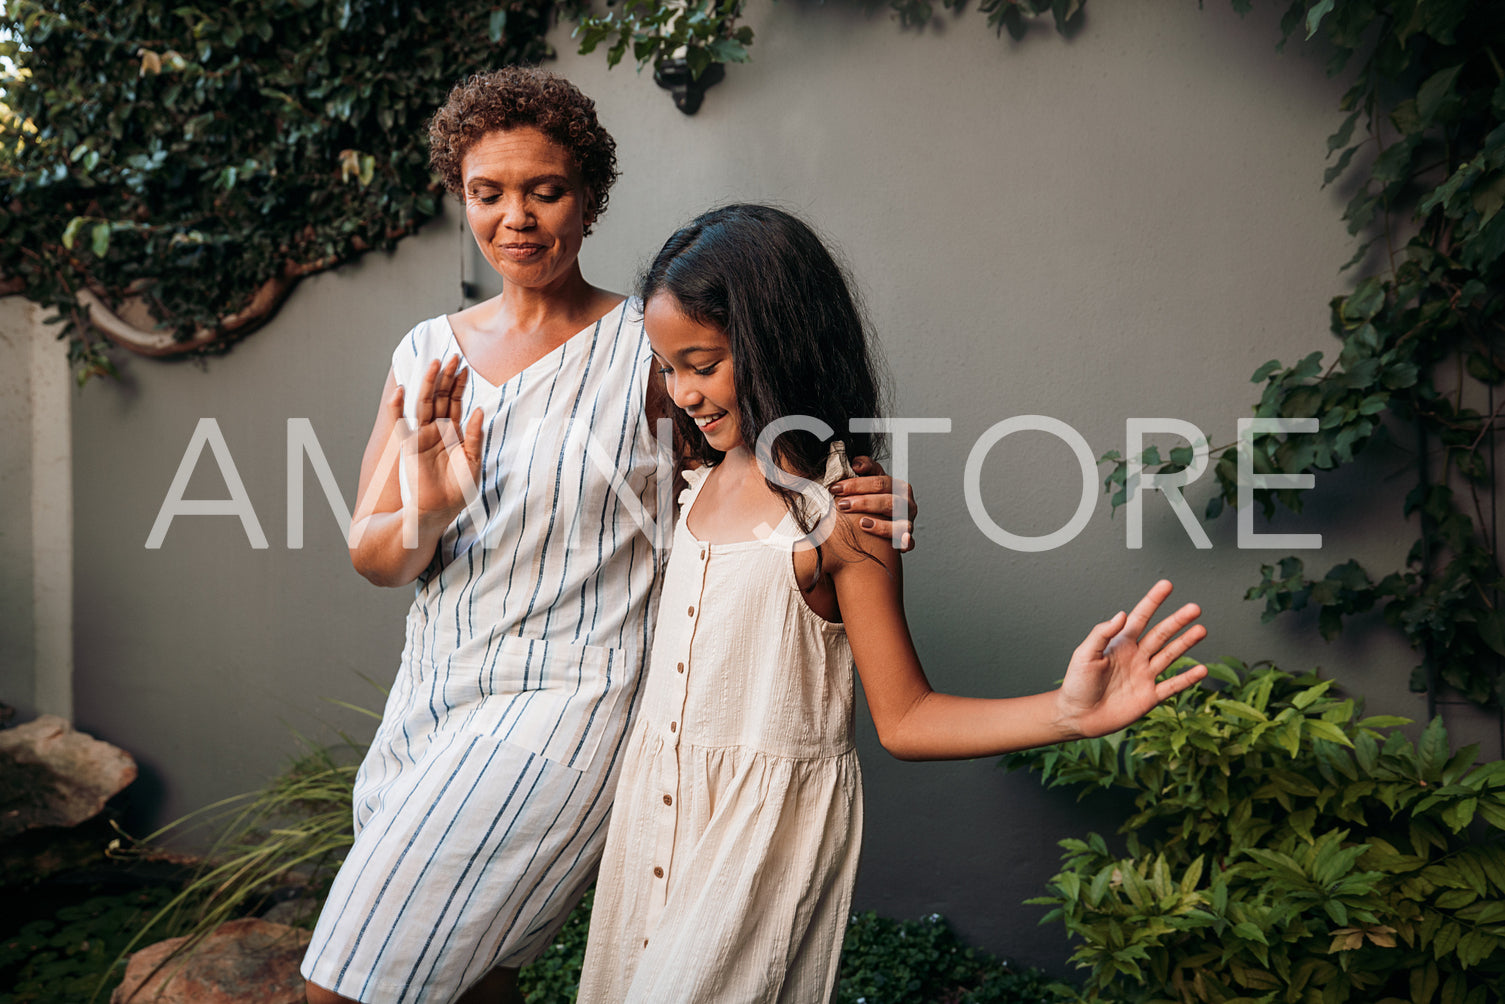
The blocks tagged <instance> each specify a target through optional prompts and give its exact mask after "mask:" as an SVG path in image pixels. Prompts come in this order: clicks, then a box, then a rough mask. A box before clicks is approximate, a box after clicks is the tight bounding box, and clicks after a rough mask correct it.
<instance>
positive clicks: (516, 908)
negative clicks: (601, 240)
mask: <svg viewBox="0 0 1505 1004" xmlns="http://www.w3.org/2000/svg"><path fill="white" fill-rule="evenodd" d="M430 134H431V139H432V147H433V149H432V157H433V164H434V167H435V169H436V170H437V171H438V173H439V174H440V175H441V177H442V178H443V181H444V184H445V186H446V187H447V188H448V189H449V191H451V192H453V193H455V194H456V195H457V196H459V198H460V199H461V200H462V202H463V203H464V207H465V214H466V219H467V221H468V222H469V224H470V228H471V231H472V232H473V233H474V234H475V238H476V241H477V243H478V245H479V246H480V249H481V252H482V254H483V255H484V256H485V257H486V260H487V261H488V262H489V263H490V264H491V266H492V267H493V268H494V269H496V271H497V272H498V273H500V274H501V277H502V280H503V284H502V292H501V293H500V294H499V295H498V296H496V297H493V298H492V299H490V300H487V301H485V302H483V303H480V304H477V305H475V306H473V307H470V308H468V309H466V310H463V311H460V312H459V313H456V314H451V315H448V316H440V317H436V318H433V319H431V320H428V321H424V322H423V323H421V324H419V325H418V326H417V327H415V328H414V329H413V330H412V331H410V332H409V333H408V335H407V336H406V337H405V338H404V339H403V340H402V342H401V343H400V344H399V345H398V347H397V349H396V351H395V352H394V353H393V356H392V370H391V373H390V374H389V376H388V378H387V383H386V387H385V389H384V391H383V392H382V402H381V408H380V411H379V412H378V415H377V419H376V424H375V427H374V428H373V429H372V432H371V439H370V441H369V443H368V445H367V448H366V453H365V457H364V459H363V461H362V464H361V476H360V488H359V492H358V496H357V508H356V514H355V519H354V521H353V523H352V528H351V545H350V552H351V560H352V561H353V563H354V564H355V567H356V568H357V569H358V570H359V571H360V572H361V574H363V575H365V576H366V577H367V578H368V579H370V580H371V581H373V582H375V583H378V584H381V585H392V586H397V585H405V584H407V583H409V582H412V583H414V584H415V595H414V600H413V605H412V607H411V609H410V611H409V613H408V618H407V640H406V644H405V646H404V650H403V655H402V661H401V666H400V669H399V671H398V675H397V680H396V682H395V684H394V685H393V687H392V690H391V693H390V696H389V698H388V701H387V706H386V709H385V712H384V714H383V718H382V723H381V725H380V727H379V728H378V729H377V733H376V737H375V739H374V740H373V742H372V745H371V750H370V753H369V754H368V755H367V757H366V760H365V762H364V763H363V764H362V765H361V770H360V773H359V775H358V777H357V779H356V787H355V803H354V804H355V826H356V839H355V844H354V846H353V847H352V849H351V852H350V855H349V857H348V858H347V859H346V861H345V864H344V865H343V866H342V867H341V869H340V872H339V875H338V876H337V877H336V879H335V883H334V887H333V888H332V889H331V891H330V894H329V898H328V900H327V902H326V904H325V907H324V912H323V914H322V915H321V916H320V918H319V923H318V927H317V929H316V930H315V932H314V937H313V941H312V943H311V944H310V946H309V950H308V955H307V957H306V958H305V960H304V964H303V975H304V977H305V978H306V979H307V980H308V1000H309V1002H310V1004H331V1002H339V1001H364V1002H367V1004H376V1002H381V1004H410V1002H447V1001H454V1000H463V1001H465V1002H472V1001H482V1000H506V999H515V967H517V966H520V965H523V964H525V963H527V962H529V961H531V960H532V959H533V958H534V957H536V956H537V955H538V954H539V953H540V952H542V950H543V949H544V948H545V947H546V946H547V945H548V944H549V942H550V941H551V940H552V939H553V937H554V935H555V933H556V932H557V931H558V929H559V927H560V925H561V924H562V923H563V922H564V919H565V917H566V916H567V915H568V913H569V910H570V908H571V907H572V906H573V904H574V903H575V902H576V900H577V899H578V897H579V896H580V894H581V893H582V892H583V890H584V888H585V886H586V885H587V883H588V882H589V881H590V879H591V878H592V876H593V874H594V869H595V867H596V863H597V861H598V860H599V858H600V854H601V846H602V841H603V839H604V836H605V830H606V816H607V811H608V809H609V806H610V802H611V793H612V789H613V786H614V784H615V777H616V768H617V765H618V757H619V755H620V752H621V748H622V742H623V738H624V736H625V734H626V727H627V722H628V718H629V717H630V715H631V712H632V710H633V706H634V703H635V701H636V698H637V693H638V683H639V680H640V676H641V670H642V667H643V663H644V660H645V659H646V657H647V654H648V649H649V641H650V633H651V631H652V626H653V618H654V607H655V605H656V598H657V593H656V579H657V575H658V572H659V571H660V568H661V562H660V557H661V555H660V553H659V550H658V549H657V548H656V547H655V546H654V540H653V539H651V536H650V535H651V534H652V533H653V532H654V531H655V529H656V528H657V526H658V523H659V520H660V519H661V518H662V519H664V520H667V519H669V518H670V516H671V515H672V514H671V513H670V512H669V506H668V504H667V502H666V498H667V493H668V482H669V480H670V478H669V476H668V475H669V474H670V473H671V472H672V466H671V464H670V461H669V459H668V455H667V454H666V453H664V452H661V451H660V450H659V446H658V440H657V439H656V437H655V435H654V433H655V431H656V428H655V427H656V420H657V419H658V418H659V417H660V416H661V415H667V410H666V409H665V407H664V405H663V403H662V402H663V396H662V389H661V381H660V380H659V378H658V377H657V376H656V374H655V373H654V370H653V367H652V365H651V358H652V357H651V354H650V351H649V348H648V343H647V341H646V340H645V338H644V336H643V331H642V319H641V316H640V310H639V309H637V307H636V305H635V304H629V303H628V302H627V301H625V300H624V298H623V297H622V296H620V295H618V294H616V293H611V292H607V291H606V290H603V289H599V288H597V287H595V286H592V285H591V284H590V283H588V282H587V281H586V280H585V278H584V276H583V275H582V274H581V271H580V265H579V261H578V254H579V250H580V245H581V241H582V240H583V238H584V237H585V235H586V234H588V233H589V232H590V227H591V225H592V224H593V223H594V222H595V221H596V220H597V219H598V218H599V216H600V214H601V213H602V211H603V210H604V209H605V207H606V196H607V191H608V190H609V188H610V186H611V184H612V182H613V181H614V180H615V178H616V155H615V144H614V142H613V141H612V138H611V136H610V135H609V134H608V133H607V132H606V130H605V129H603V128H602V127H601V126H600V124H599V123H598V122H597V120H596V115H595V109H594V105H593V104H592V102H591V101H590V99H588V98H587V97H585V96H584V95H583V94H581V93H580V92H579V91H578V90H577V89H576V88H575V87H574V86H573V85H571V84H570V83H568V82H567V81H565V80H563V79H562V78H559V77H556V76H554V75H553V74H549V73H546V72H543V71H539V70H534V69H522V68H509V69H505V70H500V71H497V72H495V73H490V74H485V75H482V76H477V77H474V78H472V79H470V80H468V81H465V82H464V83H462V84H460V85H459V86H457V87H456V88H455V90H454V91H453V92H452V93H451V95H450V98H449V100H448V102H447V103H446V104H445V106H444V107H443V108H442V109H441V110H440V111H439V113H438V114H437V115H436V116H435V118H434V121H433V123H432V125H431V127H430ZM892 490H893V489H892V487H891V485H890V483H889V481H888V479H886V478H883V477H882V476H881V471H880V472H879V476H877V477H871V478H858V479H854V481H852V482H849V483H848V491H849V494H851V495H854V496H858V497H854V498H852V499H851V504H852V507H853V508H854V509H857V510H859V511H870V512H873V513H875V514H877V515H878V516H881V515H883V514H886V513H888V512H889V511H890V506H891V505H892V503H893V498H892V496H891V495H890V494H887V493H890V492H891V491H892ZM858 493H869V494H864V495H860V496H859V495H858ZM911 515H912V513H911ZM874 523H875V525H874V527H873V532H874V533H877V534H882V535H888V534H889V533H891V532H893V529H894V528H893V527H892V526H891V525H890V524H889V523H888V522H887V521H885V520H883V519H881V518H880V519H876V520H875V521H874ZM907 526H908V524H907V522H905V523H901V524H900V525H899V526H898V530H899V531H900V532H901V533H902V532H903V531H904V530H905V529H907Z"/></svg>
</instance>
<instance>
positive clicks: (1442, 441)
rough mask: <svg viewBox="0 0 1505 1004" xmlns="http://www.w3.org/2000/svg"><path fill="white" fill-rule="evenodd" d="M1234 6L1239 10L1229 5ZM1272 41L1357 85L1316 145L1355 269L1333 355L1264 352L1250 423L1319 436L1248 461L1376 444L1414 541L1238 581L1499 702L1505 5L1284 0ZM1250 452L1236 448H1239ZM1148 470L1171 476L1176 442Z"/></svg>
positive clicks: (1226, 451)
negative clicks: (1384, 625) (1311, 423)
mask: <svg viewBox="0 0 1505 1004" xmlns="http://www.w3.org/2000/svg"><path fill="white" fill-rule="evenodd" d="M1235 6H1236V7H1247V3H1238V2H1235ZM1283 29H1284V32H1285V37H1286V38H1290V37H1291V36H1292V35H1294V34H1297V33H1300V34H1304V35H1305V36H1306V37H1308V38H1310V37H1313V36H1318V37H1320V38H1321V39H1322V40H1323V41H1324V43H1325V48H1326V50H1327V51H1328V52H1329V53H1330V55H1329V65H1328V70H1329V72H1330V73H1332V74H1346V75H1347V76H1349V77H1350V78H1351V79H1352V81H1353V83H1352V84H1351V86H1350V87H1349V88H1348V90H1347V92H1346V93H1345V94H1344V96H1343V99H1342V103H1341V110H1342V111H1343V112H1344V113H1345V117H1344V118H1343V120H1342V122H1341V124H1340V125H1339V127H1338V129H1337V131H1336V132H1334V133H1333V135H1332V136H1331V137H1330V138H1329V139H1328V144H1327V152H1328V155H1329V158H1330V159H1331V160H1332V163H1331V164H1330V166H1329V167H1328V168H1327V170H1326V173H1325V175H1324V182H1325V183H1326V184H1333V183H1335V182H1337V181H1338V180H1339V179H1345V180H1347V181H1348V182H1349V183H1350V184H1352V185H1353V191H1354V194H1353V196H1352V198H1351V199H1350V200H1349V202H1348V204H1347V207H1346V208H1345V210H1344V212H1343V218H1344V220H1345V222H1346V223H1347V226H1348V230H1349V232H1350V233H1351V234H1353V235H1354V237H1355V243H1356V248H1355V251H1354V256H1353V259H1352V260H1351V261H1350V262H1349V263H1348V264H1347V265H1346V266H1345V268H1346V269H1354V268H1358V269H1359V277H1358V278H1357V280H1356V283H1355V285H1354V286H1353V289H1352V291H1351V292H1348V293H1345V294H1342V295H1339V296H1336V297H1334V298H1333V300H1332V306H1331V328H1332V333H1333V334H1334V335H1335V336H1336V338H1337V340H1338V344H1337V346H1336V351H1334V352H1331V353H1330V354H1329V353H1323V352H1313V353H1311V354H1310V355H1308V356H1306V357H1305V358H1304V359H1301V360H1299V361H1298V362H1296V363H1295V364H1294V365H1285V364H1283V363H1281V362H1279V361H1276V360H1272V361H1270V362H1269V363H1266V364H1265V365H1264V366H1261V367H1260V368H1259V369H1258V370H1257V371H1256V372H1255V373H1254V376H1253V381H1254V382H1255V383H1256V384H1260V385H1262V390H1261V394H1260V397H1259V401H1258V402H1257V404H1256V405H1255V409H1254V414H1255V416H1256V417H1259V418H1296V419H1315V420H1316V424H1317V429H1316V431H1315V432H1311V433H1302V434H1290V435H1274V434H1272V435H1261V436H1255V437H1252V439H1251V442H1250V443H1249V444H1247V445H1246V446H1245V447H1243V448H1244V449H1248V450H1249V453H1248V455H1247V458H1246V463H1248V464H1249V465H1250V467H1251V468H1252V470H1253V471H1254V472H1255V473H1258V474H1268V473H1271V472H1285V473H1295V472H1312V471H1328V470H1333V469H1335V468H1337V467H1340V466H1342V465H1345V464H1349V463H1352V462H1355V461H1357V460H1358V459H1359V458H1360V456H1361V455H1362V454H1366V453H1368V454H1370V455H1371V456H1372V455H1373V454H1374V453H1375V452H1376V451H1375V450H1374V447H1375V446H1376V445H1377V444H1379V443H1381V442H1389V443H1391V444H1393V445H1394V446H1398V447H1399V448H1400V449H1401V450H1403V451H1406V452H1407V453H1409V455H1410V456H1411V457H1412V458H1413V459H1412V468H1411V469H1412V472H1413V473H1412V476H1411V481H1412V485H1413V487H1412V488H1411V490H1410V491H1409V493H1408V494H1407V495H1406V497H1405V501H1404V504H1403V514H1402V515H1403V517H1404V518H1405V519H1407V520H1409V521H1410V522H1411V523H1412V524H1413V525H1414V526H1415V528H1416V537H1415V540H1414V543H1413V544H1412V545H1411V547H1410V550H1409V553H1408V554H1407V556H1406V559H1405V564H1404V566H1403V567H1401V568H1398V569H1393V570H1381V571H1370V570H1369V569H1366V568H1365V567H1363V566H1362V565H1360V564H1359V563H1358V562H1356V561H1353V560H1347V561H1343V562H1340V563H1338V564H1336V565H1334V566H1333V567H1332V568H1331V569H1330V570H1328V571H1327V572H1325V573H1324V574H1322V575H1320V577H1319V576H1318V575H1317V574H1315V573H1314V572H1309V571H1308V569H1307V568H1306V567H1305V565H1304V563H1303V561H1302V560H1301V559H1300V558H1298V557H1295V556H1290V557H1286V558H1283V559H1281V560H1280V561H1278V562H1275V563H1272V564H1266V565H1264V566H1263V567H1262V569H1261V573H1262V574H1261V579H1260V581H1259V582H1258V583H1257V584H1256V585H1254V586H1253V587H1252V588H1251V589H1250V590H1249V592H1248V596H1249V598H1251V599H1262V600H1264V601H1265V619H1266V620H1269V619H1271V618H1273V617H1274V616H1276V615H1277V614H1279V613H1281V612H1283V611H1293V610H1302V609H1305V608H1309V607H1311V608H1315V609H1316V610H1317V612H1318V625H1319V628H1320V630H1321V632H1322V633H1323V635H1324V636H1326V637H1329V638H1330V637H1332V636H1334V635H1336V634H1337V633H1338V632H1339V631H1340V630H1341V629H1342V625H1343V623H1344V620H1345V619H1346V618H1348V617H1351V616H1353V615H1355V614H1361V613H1364V612H1366V611H1369V610H1372V609H1375V608H1376V607H1378V608H1379V609H1381V610H1382V611H1383V614H1384V617H1385V619H1386V621H1387V622H1389V623H1390V624H1392V625H1394V626H1395V627H1397V628H1399V629H1400V630H1401V631H1402V632H1403V633H1404V635H1405V637H1406V638H1407V640H1408V641H1409V642H1410V643H1411V645H1412V646H1413V647H1414V648H1415V649H1416V651H1417V652H1418V653H1419V655H1420V657H1421V661H1420V663H1419V665H1418V666H1417V667H1416V669H1415V671H1414V672H1413V674H1412V680H1411V683H1412V688H1413V689H1414V690H1418V691H1422V690H1426V691H1428V692H1429V693H1433V694H1435V693H1436V692H1437V690H1438V689H1439V687H1441V686H1445V687H1448V688H1452V689H1454V690H1456V691H1457V692H1459V693H1461V694H1462V695H1463V696H1464V697H1465V698H1467V699H1468V700H1469V701H1472V702H1475V703H1477V704H1481V705H1494V706H1497V705H1498V704H1499V703H1500V699H1501V696H1502V675H1501V671H1500V661H1499V657H1500V656H1502V655H1505V610H1502V609H1501V608H1500V605H1499V601H1500V594H1499V589H1500V585H1501V575H1500V565H1499V560H1498V557H1499V535H1498V530H1497V528H1496V527H1495V525H1494V518H1493V515H1492V512H1493V509H1492V506H1493V492H1494V486H1495V474H1496V472H1495V439H1494V433H1495V430H1496V428H1497V427H1498V425H1499V422H1500V418H1501V413H1502V411H1505V396H1502V395H1500V393H1499V391H1498V388H1499V387H1500V385H1501V383H1502V381H1505V341H1502V334H1505V329H1502V326H1501V311H1502V308H1505V216H1502V215H1501V214H1500V209H1501V207H1502V206H1505V66H1502V56H1505V6H1502V5H1500V4H1498V3H1493V2H1489V0H1427V2H1425V3H1423V2H1420V0H1316V2H1313V0H1298V2H1296V3H1294V4H1292V5H1291V6H1290V7H1289V9H1288V11H1287V13H1286V15H1285V19H1284V22H1283ZM1251 447H1252V448H1251ZM1239 448H1240V447H1239V446H1238V444H1232V445H1230V446H1228V447H1224V448H1223V449H1221V450H1214V451H1212V454H1213V456H1214V457H1215V458H1216V462H1215V466H1214V473H1215V475H1216V479H1217V485H1218V493H1217V494H1216V495H1215V496H1214V497H1213V498H1212V499H1211V500H1210V501H1209V503H1208V506H1207V516H1208V518H1213V517H1216V516H1217V515H1218V514H1219V513H1221V512H1222V511H1223V509H1224V505H1225V503H1226V504H1234V503H1236V502H1237V500H1238V485H1239V464H1238V450H1239ZM1104 459H1105V460H1107V461H1110V462H1112V464H1113V468H1112V470H1111V472H1110V474H1109V476H1108V479H1107V486H1108V489H1109V490H1110V491H1112V492H1114V501H1115V502H1121V501H1123V499H1124V498H1125V497H1126V492H1127V491H1128V490H1132V488H1133V487H1134V486H1133V485H1131V484H1129V483H1128V463H1127V461H1126V459H1125V458H1122V457H1119V456H1117V455H1116V454H1109V455H1108V456H1107V457H1105V458H1104ZM1138 459H1139V460H1140V462H1141V463H1143V464H1144V465H1145V469H1146V470H1154V471H1156V472H1171V471H1175V470H1177V469H1178V468H1180V467H1181V466H1182V465H1185V464H1187V463H1189V462H1191V461H1192V460H1193V449H1192V447H1191V446H1182V447H1178V448H1177V449H1174V450H1171V451H1170V454H1169V457H1168V458H1167V460H1166V461H1164V462H1162V460H1161V458H1160V456H1159V453H1158V450H1155V449H1153V448H1152V450H1150V451H1146V454H1145V455H1144V456H1142V457H1140V458H1138ZM1254 498H1255V500H1256V502H1257V504H1259V505H1260V506H1262V508H1263V509H1264V511H1265V513H1266V514H1267V515H1269V514H1271V513H1273V512H1274V510H1275V508H1276V507H1277V506H1279V507H1284V508H1286V509H1288V510H1290V511H1293V512H1300V510H1301V499H1302V496H1301V493H1300V492H1299V491H1296V490H1292V489H1281V490H1275V491H1260V492H1256V493H1255V494H1254Z"/></svg>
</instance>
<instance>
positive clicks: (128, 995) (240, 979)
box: [110, 917, 311, 1004]
mask: <svg viewBox="0 0 1505 1004" xmlns="http://www.w3.org/2000/svg"><path fill="white" fill-rule="evenodd" d="M310 937H311V935H310V934H309V932H307V931H304V930H301V929H299V928H296V927H287V926H285V925H283V924H272V923H268V922H267V921H264V920H260V919H258V918H255V917H248V918H246V919H245V920H232V921H230V922H229V923H228V924H221V925H220V926H219V927H217V928H215V929H214V931H213V933H211V934H210V935H209V937H207V938H205V939H204V940H203V941H202V942H200V943H199V945H198V947H197V948H195V949H193V950H192V951H191V952H188V953H186V954H184V955H180V956H178V957H177V958H173V957H172V953H173V952H174V951H175V950H176V949H177V948H178V947H179V946H181V945H182V944H183V943H184V942H185V941H186V940H187V939H186V938H171V939H169V940H167V941H159V942H158V943H157V944H155V945H149V946H148V947H146V948H143V949H142V950H141V951H139V952H137V953H136V954H135V955H132V956H131V959H130V962H129V963H128V964H127V965H126V970H125V979H124V981H122V982H121V984H120V986H119V987H118V988H116V990H115V992H114V993H113V994H111V995H110V1004H304V1000H303V977H302V976H300V975H299V974H298V963H299V962H301V961H302V959H303V951H304V949H305V948H306V947H307V945H308V940H309V938H310Z"/></svg>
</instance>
